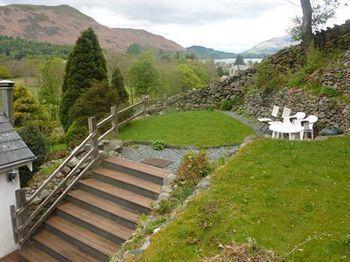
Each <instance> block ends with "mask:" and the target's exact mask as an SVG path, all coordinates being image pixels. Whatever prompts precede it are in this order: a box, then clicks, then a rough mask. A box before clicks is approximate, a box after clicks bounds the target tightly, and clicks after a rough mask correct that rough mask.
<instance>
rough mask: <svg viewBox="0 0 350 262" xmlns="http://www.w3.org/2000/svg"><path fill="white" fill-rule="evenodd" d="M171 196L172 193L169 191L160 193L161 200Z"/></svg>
mask: <svg viewBox="0 0 350 262" xmlns="http://www.w3.org/2000/svg"><path fill="white" fill-rule="evenodd" d="M169 197H170V194H169V193H168V192H164V193H161V194H160V195H159V197H158V200H160V201H161V200H167V199H169Z"/></svg>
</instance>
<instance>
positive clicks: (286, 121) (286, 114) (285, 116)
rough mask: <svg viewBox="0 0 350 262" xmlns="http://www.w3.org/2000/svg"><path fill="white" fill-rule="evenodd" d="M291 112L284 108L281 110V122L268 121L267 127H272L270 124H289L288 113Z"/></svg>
mask: <svg viewBox="0 0 350 262" xmlns="http://www.w3.org/2000/svg"><path fill="white" fill-rule="evenodd" d="M291 112H292V110H291V109H290V108H287V107H284V108H283V112H282V119H283V122H281V121H269V122H268V123H269V125H272V124H282V123H286V124H289V123H290V119H289V117H290V113H291Z"/></svg>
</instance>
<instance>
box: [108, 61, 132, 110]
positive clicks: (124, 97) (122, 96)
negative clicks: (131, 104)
mask: <svg viewBox="0 0 350 262" xmlns="http://www.w3.org/2000/svg"><path fill="white" fill-rule="evenodd" d="M111 87H112V88H115V89H116V90H117V92H118V98H119V102H120V103H121V104H125V103H127V102H128V100H129V94H128V92H127V91H126V89H125V86H124V79H123V76H122V74H121V72H120V69H119V68H118V67H116V68H115V70H114V71H113V75H112V82H111Z"/></svg>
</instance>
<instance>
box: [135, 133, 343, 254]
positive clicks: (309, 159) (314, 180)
mask: <svg viewBox="0 0 350 262" xmlns="http://www.w3.org/2000/svg"><path fill="white" fill-rule="evenodd" d="M349 149H350V137H349V136H347V137H342V138H332V139H328V140H326V141H322V142H298V141H294V142H289V141H279V140H270V139H265V140H260V141H257V142H254V143H253V144H251V145H249V146H247V147H245V148H243V149H242V150H240V151H239V153H238V154H237V155H236V156H234V157H233V158H232V159H231V160H230V161H229V162H228V163H227V164H226V165H225V167H224V168H222V169H220V170H218V171H217V172H216V173H215V175H214V182H213V185H212V186H211V188H210V189H209V191H207V192H205V193H203V194H201V195H200V196H199V197H197V198H196V199H195V200H194V201H193V202H192V203H191V204H190V205H189V207H188V208H187V209H186V210H185V211H184V212H183V214H182V215H180V216H179V217H178V218H177V219H176V220H175V222H173V223H172V224H171V225H170V226H168V227H167V228H166V229H165V230H164V231H161V233H160V234H157V235H156V236H155V237H154V238H153V241H152V244H151V246H150V248H148V249H147V250H146V252H145V254H144V257H142V258H141V259H142V260H147V261H194V260H198V258H199V257H201V258H203V257H207V256H213V255H215V254H217V253H218V252H220V249H219V243H222V244H227V243H229V242H230V241H232V240H235V241H237V242H239V243H243V242H246V241H247V238H249V237H250V238H253V239H254V240H255V241H256V243H257V245H258V246H260V247H264V248H267V249H271V250H274V251H275V252H277V254H278V255H283V254H286V253H287V252H288V251H290V250H292V249H293V248H294V246H295V245H297V244H298V243H301V242H303V241H305V240H307V239H308V237H311V240H310V241H308V242H307V243H306V244H304V245H302V246H301V247H300V250H297V251H296V252H293V253H291V254H290V255H288V256H287V260H292V259H293V258H294V259H296V260H297V261H300V260H304V261H320V258H322V259H321V260H323V259H324V261H338V260H339V259H340V258H343V259H344V257H345V256H346V257H345V260H346V259H349V258H350V237H349V235H350V206H349V203H350V183H349V182H350V180H349V176H350V152H349ZM322 234H324V235H322ZM321 235H322V236H321ZM314 236H315V238H316V239H314Z"/></svg>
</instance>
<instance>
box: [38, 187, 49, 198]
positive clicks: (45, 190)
mask: <svg viewBox="0 0 350 262" xmlns="http://www.w3.org/2000/svg"><path fill="white" fill-rule="evenodd" d="M50 194H51V190H49V189H44V190H43V191H41V192H40V194H39V197H40V198H41V199H45V198H47V197H48V196H49V195H50Z"/></svg>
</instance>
